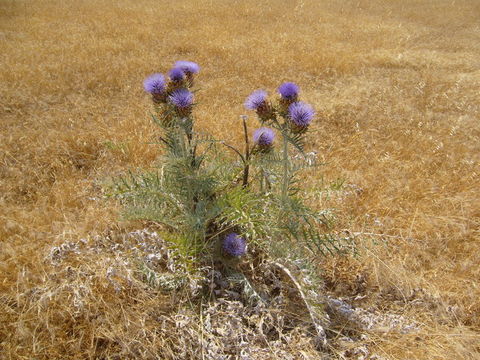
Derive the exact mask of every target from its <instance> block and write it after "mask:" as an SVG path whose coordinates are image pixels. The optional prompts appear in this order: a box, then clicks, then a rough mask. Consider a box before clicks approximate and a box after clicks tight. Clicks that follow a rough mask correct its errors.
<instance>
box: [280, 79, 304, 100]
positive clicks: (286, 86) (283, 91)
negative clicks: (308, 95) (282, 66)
mask: <svg viewBox="0 0 480 360" xmlns="http://www.w3.org/2000/svg"><path fill="white" fill-rule="evenodd" d="M299 91H300V89H299V87H298V85H297V84H295V83H293V82H285V83H283V84H282V85H280V86H279V87H278V92H279V93H280V95H281V96H282V98H283V99H286V100H294V99H296V98H297V96H298V93H299Z"/></svg>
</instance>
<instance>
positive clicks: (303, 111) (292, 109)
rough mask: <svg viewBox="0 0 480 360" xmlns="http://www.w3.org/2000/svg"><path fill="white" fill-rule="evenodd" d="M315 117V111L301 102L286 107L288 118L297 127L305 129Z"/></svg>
mask: <svg viewBox="0 0 480 360" xmlns="http://www.w3.org/2000/svg"><path fill="white" fill-rule="evenodd" d="M314 116H315V110H313V108H312V107H311V106H310V105H308V104H305V103H303V102H300V101H298V102H294V103H293V104H291V105H290V106H289V107H288V117H289V118H290V120H291V121H292V122H293V123H294V124H295V125H296V126H298V127H307V126H308V125H309V124H310V123H311V122H312V120H313V117H314Z"/></svg>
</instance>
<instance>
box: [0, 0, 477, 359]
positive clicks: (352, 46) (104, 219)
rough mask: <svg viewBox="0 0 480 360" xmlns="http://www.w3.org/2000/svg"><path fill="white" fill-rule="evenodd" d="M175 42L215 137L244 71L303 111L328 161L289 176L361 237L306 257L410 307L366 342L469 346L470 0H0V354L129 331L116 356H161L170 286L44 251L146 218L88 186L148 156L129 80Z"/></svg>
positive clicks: (445, 351)
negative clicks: (285, 91) (130, 283)
mask: <svg viewBox="0 0 480 360" xmlns="http://www.w3.org/2000/svg"><path fill="white" fill-rule="evenodd" d="M183 59H185V60H192V61H195V62H197V63H199V64H200V66H201V67H202V71H201V73H200V75H199V84H200V88H201V91H200V92H199V93H198V94H197V100H198V103H199V105H198V107H197V109H196V114H197V119H198V124H199V126H201V127H203V128H206V129H207V130H208V131H209V132H211V133H213V134H214V135H215V136H217V137H224V138H227V139H228V140H229V141H232V142H236V141H239V140H240V139H241V132H240V131H241V126H240V121H239V115H240V114H243V113H245V110H244V109H243V101H244V99H245V97H246V96H247V95H248V94H249V93H250V92H251V91H252V90H255V89H258V88H265V89H268V90H270V91H271V92H273V91H274V89H276V87H277V86H278V85H279V84H280V83H282V82H283V81H295V82H296V83H298V84H299V86H300V87H301V89H302V96H303V98H304V99H305V101H308V102H310V103H312V104H313V105H314V106H315V108H316V109H317V112H318V116H317V119H316V121H315V125H314V126H313V130H314V131H313V132H312V133H311V134H310V135H309V136H310V137H309V139H310V143H309V145H308V148H309V149H310V150H316V151H318V154H319V157H320V159H321V160H322V161H324V162H325V166H324V167H321V168H319V169H318V170H316V171H315V172H312V173H310V174H309V176H308V177H307V178H306V179H305V186H306V187H307V188H309V189H312V194H314V195H313V200H314V201H315V202H316V203H315V205H316V206H318V207H319V208H329V209H334V211H335V214H336V216H337V223H336V225H335V226H336V230H337V231H343V230H348V231H349V232H350V233H352V234H355V235H356V239H357V242H358V244H359V247H360V249H361V253H360V255H359V256H358V257H352V258H350V257H347V258H340V257H339V258H330V259H328V260H323V259H320V260H319V263H320V267H321V271H322V273H323V277H324V279H325V284H326V285H325V287H326V290H327V291H329V292H331V293H333V294H337V295H338V296H350V295H352V296H353V295H357V294H360V295H361V298H362V299H363V300H362V301H363V303H362V306H370V307H374V308H378V309H388V310H389V311H391V312H394V313H396V314H402V315H405V316H408V317H410V318H412V319H415V321H417V322H418V323H419V324H421V326H420V327H419V330H418V331H416V332H413V333H407V334H401V333H396V332H386V333H383V334H376V335H375V334H374V335H372V337H370V343H369V344H368V345H369V346H370V347H371V348H372V349H374V351H375V352H376V353H377V354H378V355H381V356H382V357H383V358H385V359H480V300H479V299H480V266H479V264H480V230H479V225H480V191H479V189H480V167H479V161H480V96H479V93H480V2H479V1H476V0H455V1H452V0H402V1H400V0H397V1H393V0H383V1H379V0H371V1H367V0H346V1H345V0H332V1H326V0H316V1H314V0H292V1H280V0H277V1H274V0H267V1H252V0H243V1H240V0H224V1H219V0H195V1H186V0H176V1H172V0H157V1H154V0H148V1H147V0H136V1H132V0H120V1H105V0H97V1H93V0H82V1H46V0H38V1H27V0H0V65H1V66H0V119H1V122H0V129H1V132H0V209H1V210H0V358H1V359H82V358H85V359H87V358H88V359H97V358H98V359H108V358H115V357H110V356H113V355H111V354H113V353H114V349H115V348H116V347H121V346H120V345H122V344H123V345H122V346H124V348H125V346H126V345H125V344H127V343H129V344H133V341H137V342H139V343H141V345H142V347H141V348H142V349H144V352H143V353H135V352H130V353H129V352H128V351H127V350H128V349H130V348H129V347H128V346H126V348H127V350H125V351H126V352H124V354H126V355H125V356H124V358H135V357H137V358H142V357H145V358H153V356H154V355H152V354H157V356H160V355H158V354H159V351H160V350H159V349H163V350H162V351H164V352H163V353H162V354H163V355H162V356H160V358H162V357H164V358H167V357H169V356H171V357H174V355H172V354H170V355H168V354H167V350H165V349H167V348H168V346H170V345H171V344H172V342H173V341H174V340H175V339H172V338H170V339H166V338H165V337H162V336H160V335H158V334H157V335H155V334H156V333H155V332H154V331H153V330H152V329H153V328H154V324H152V323H151V320H149V319H151V316H150V315H151V313H152V312H153V311H157V312H162V313H168V312H169V311H174V310H172V308H173V305H172V304H171V303H170V301H171V299H168V298H166V299H164V300H162V298H159V297H158V296H153V295H152V294H149V293H148V292H147V291H143V290H141V289H140V288H136V289H133V290H131V291H130V292H126V293H125V292H124V293H121V294H117V293H116V292H115V291H114V290H112V289H111V287H109V285H108V281H106V280H105V275H104V274H105V272H106V271H107V268H108V267H109V266H111V264H109V263H108V261H106V260H105V259H103V258H102V257H100V256H96V255H95V254H92V255H91V256H88V257H87V256H84V257H81V256H78V257H77V258H75V259H72V260H70V262H69V266H68V267H66V268H62V267H55V266H54V265H52V264H51V262H50V261H48V256H49V253H50V251H51V248H52V246H55V245H58V244H62V243H65V242H68V241H78V240H79V239H81V238H85V237H88V236H94V235H101V236H105V234H118V233H122V232H125V231H130V230H134V229H138V228H141V226H144V225H142V224H139V223H132V222H123V221H120V219H119V215H118V205H116V204H115V202H113V201H112V200H108V199H104V197H103V190H102V189H103V185H104V184H105V183H106V182H108V180H109V179H110V178H111V176H112V175H115V174H121V173H124V172H125V171H127V170H128V169H138V168H148V167H149V166H151V165H152V163H153V161H154V160H155V159H156V157H157V156H158V148H157V147H156V146H153V145H150V144H149V142H150V141H151V140H152V139H153V137H154V135H155V134H156V133H158V130H157V129H156V128H155V126H154V125H153V124H152V123H151V122H150V121H149V111H150V107H151V104H150V100H149V97H148V96H147V95H146V94H145V93H144V91H143V89H142V81H143V79H144V78H145V77H146V76H147V75H149V74H151V73H153V72H159V71H160V72H164V71H166V70H168V69H169V68H170V66H171V64H172V63H173V62H174V61H176V60H183ZM251 126H252V129H253V126H254V124H253V121H252V123H251ZM339 182H344V183H343V187H342V189H343V190H342V191H333V190H332V195H329V194H328V192H327V191H319V190H320V189H323V190H325V189H326V188H329V187H332V186H330V184H335V183H339ZM332 188H334V186H333V187H332ZM112 261H113V260H112ZM85 274H89V275H88V279H89V280H88V282H85V280H84V278H85V276H87V275H85ZM82 279H83V280H82ZM82 281H83V283H82ZM75 284H77V285H78V284H83V285H82V286H83V287H82V286H80V285H78V286H77V287H76V285H75ZM87 285H88V286H87ZM82 291H83V292H85V293H88V295H89V296H87V295H85V294H83V295H84V299H88V302H87V303H85V304H83V303H82V304H83V305H82V306H84V311H83V313H81V314H80V313H79V310H78V306H79V305H78V304H75V299H76V298H77V297H76V296H78V294H79V293H81V292H82ZM77 305H78V306H77ZM85 309H86V310H85ZM93 314H97V315H95V316H94V315H93ZM98 314H101V315H98ZM149 316H150V317H149ZM142 334H143V335H142ZM129 340H131V342H128V341H129ZM132 346H133V345H132ZM149 351H150V352H149ZM135 354H136V355H135ZM141 354H143V355H141ZM148 354H150V355H148ZM297 355H298V358H299V359H301V358H302V357H301V356H300V353H298V354H297ZM149 356H150V357H149ZM117 358H119V357H117Z"/></svg>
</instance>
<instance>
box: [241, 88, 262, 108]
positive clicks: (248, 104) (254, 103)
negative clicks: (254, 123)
mask: <svg viewBox="0 0 480 360" xmlns="http://www.w3.org/2000/svg"><path fill="white" fill-rule="evenodd" d="M266 100H267V92H266V91H265V90H255V91H254V92H253V93H251V94H250V95H249V97H248V98H247V100H246V101H245V108H247V109H248V110H256V109H258V108H259V107H260V106H262V105H263V104H265V101H266Z"/></svg>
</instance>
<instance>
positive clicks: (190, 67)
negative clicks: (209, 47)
mask: <svg viewBox="0 0 480 360" xmlns="http://www.w3.org/2000/svg"><path fill="white" fill-rule="evenodd" d="M175 67H176V68H179V69H182V70H183V72H185V74H187V75H188V74H197V73H198V72H200V66H198V64H197V63H194V62H193V61H184V60H180V61H177V62H176V63H175Z"/></svg>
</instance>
